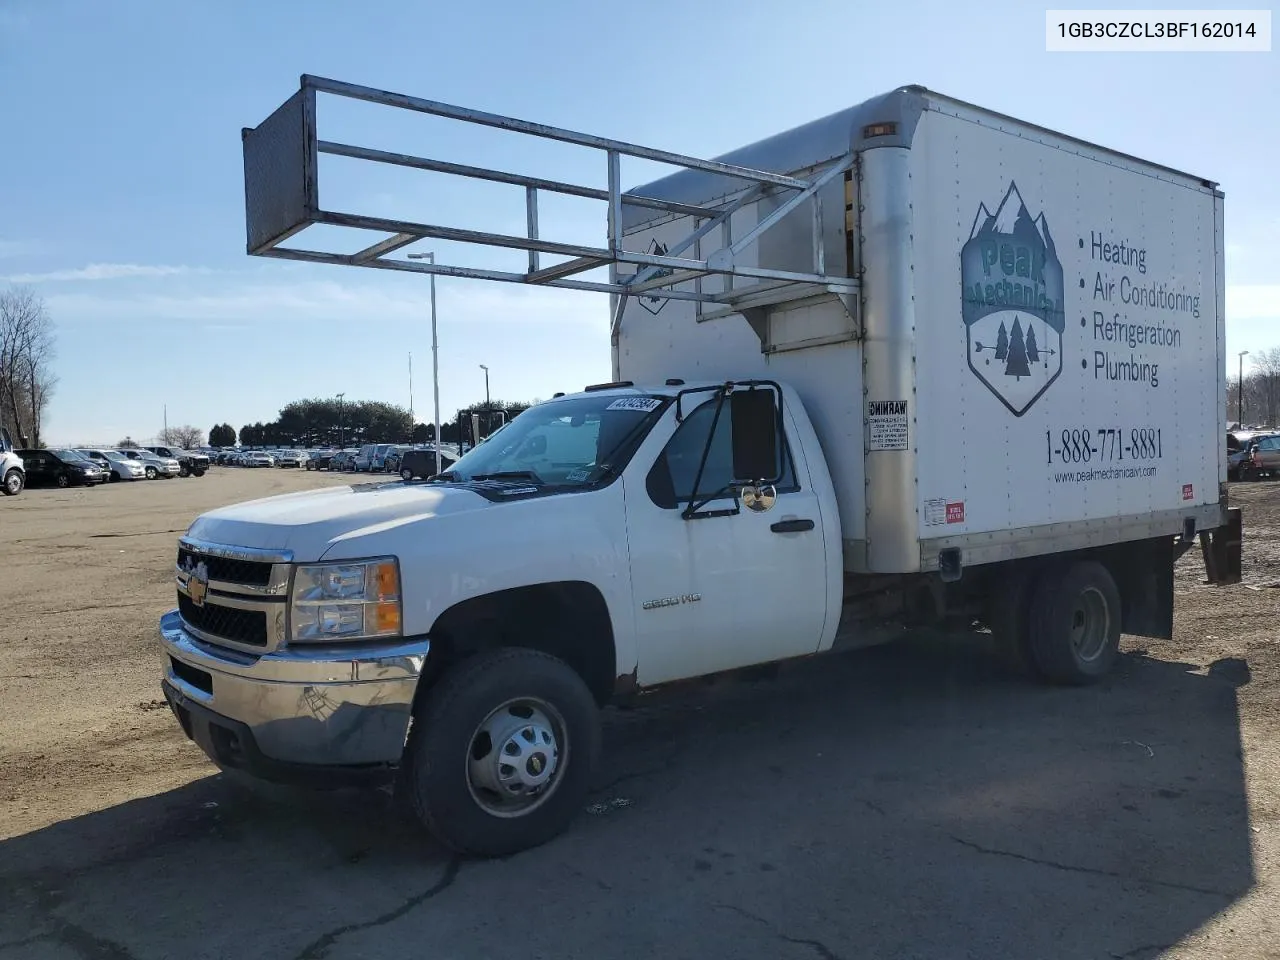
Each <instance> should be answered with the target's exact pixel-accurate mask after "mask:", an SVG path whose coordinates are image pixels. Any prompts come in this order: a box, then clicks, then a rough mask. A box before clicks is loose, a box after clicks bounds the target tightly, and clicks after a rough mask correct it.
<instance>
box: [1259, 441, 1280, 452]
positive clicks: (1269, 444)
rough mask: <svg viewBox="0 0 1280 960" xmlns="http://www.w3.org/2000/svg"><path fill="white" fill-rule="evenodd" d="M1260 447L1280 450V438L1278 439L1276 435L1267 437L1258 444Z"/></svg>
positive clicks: (1267, 449) (1268, 449) (1261, 448)
mask: <svg viewBox="0 0 1280 960" xmlns="http://www.w3.org/2000/svg"><path fill="white" fill-rule="evenodd" d="M1258 449H1260V450H1266V451H1269V452H1270V451H1274V450H1280V439H1276V438H1275V437H1267V439H1265V440H1263V441H1262V442H1261V443H1260V444H1258Z"/></svg>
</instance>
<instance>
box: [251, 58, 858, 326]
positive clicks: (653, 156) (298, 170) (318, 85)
mask: <svg viewBox="0 0 1280 960" xmlns="http://www.w3.org/2000/svg"><path fill="white" fill-rule="evenodd" d="M321 93H323V94H327V95H333V96H338V97H346V98H350V99H353V100H361V101H366V102H370V103H376V104H383V105H385V106H390V107H397V108H401V109H404V110H407V111H412V112H416V113H422V114H429V115H432V116H436V117H443V118H447V119H450V120H456V121H458V122H460V123H464V124H474V125H479V126H484V127H492V128H497V129H501V130H505V131H510V132H513V133H517V134H523V135H526V136H529V137H533V138H538V139H542V140H554V141H560V142H564V143H569V144H575V145H578V146H581V147H585V148H590V149H593V150H596V151H599V152H601V153H603V154H604V158H603V159H604V160H605V163H606V172H607V183H608V188H607V189H600V188H597V187H592V186H587V185H583V184H576V183H568V182H562V181H557V180H550V179H545V178H541V177H533V176H526V175H524V174H521V173H516V172H512V171H507V170H495V169H488V168H485V167H478V166H469V165H466V164H459V163H451V162H446V161H443V160H437V159H430V158H426V157H418V156H412V155H409V154H404V153H392V152H388V151H385V150H377V149H373V148H370V147H361V146H356V145H353V144H347V143H337V142H333V141H329V140H322V139H320V138H319V136H318V132H317V129H316V127H317V124H316V99H317V95H318V94H321ZM242 143H243V151H244V175H245V211H246V227H247V235H248V252H249V253H250V254H252V255H255V256H262V257H277V258H281V259H288V260H303V261H310V262H314V263H332V264H338V265H342V266H356V267H373V268H377V269H383V270H401V271H407V272H412V273H426V274H441V275H445V276H454V277H468V278H474V279H480V280H497V281H504V282H511V283H526V284H533V285H537V286H547V287H562V288H569V289H575V290H588V291H593V292H598V293H608V294H613V295H615V296H616V297H617V300H616V302H615V314H614V328H615V331H616V329H617V325H618V323H619V322H620V319H621V316H622V313H623V310H624V309H625V306H626V303H627V300H628V298H629V297H631V296H640V295H643V296H644V297H646V298H661V299H674V300H691V301H695V302H697V303H698V315H699V317H700V318H703V319H707V318H711V317H714V316H723V315H726V314H730V313H735V312H747V311H751V312H752V313H754V312H756V311H759V310H760V309H761V308H762V307H761V305H762V304H763V305H764V308H765V309H767V308H768V307H771V306H776V305H778V304H781V303H785V302H788V301H794V300H800V299H804V298H810V297H814V296H819V295H821V296H832V295H835V296H837V297H839V298H840V299H841V300H843V301H844V302H845V304H846V309H849V310H850V312H851V313H852V312H853V303H854V301H855V298H856V291H857V286H858V283H857V280H855V279H853V278H851V277H849V276H848V275H843V276H842V275H839V274H832V273H828V272H827V259H828V258H827V251H826V244H825V241H824V236H823V209H822V207H823V204H822V196H821V192H822V188H823V187H825V186H827V185H828V184H831V183H832V182H833V181H835V180H836V179H837V178H840V177H843V176H844V175H845V174H846V172H847V171H849V170H850V169H852V167H853V166H854V162H855V153H854V152H853V151H852V150H850V152H849V153H848V154H846V155H844V156H842V157H839V158H837V159H835V160H834V161H831V162H829V163H827V164H825V165H824V166H822V167H821V168H820V169H818V170H817V171H809V172H808V173H807V175H805V176H802V177H799V176H790V175H787V174H785V173H780V172H776V171H770V170H759V169H752V168H749V167H744V166H738V165H735V164H731V163H724V162H720V161H717V160H703V159H699V158H696V157H688V156H683V155H681V154H677V153H672V152H670V151H666V150H658V149H654V148H650V147H642V146H638V145H636V144H631V143H626V142H624V141H620V140H613V139H609V138H607V137H599V136H594V135H591V134H585V133H577V132H574V131H572V130H565V129H561V128H559V127H552V126H547V125H545V124H540V123H531V122H529V121H525V120H517V119H514V118H511V117H504V116H499V115H497V114H492V113H485V112H483V111H479V110H472V109H469V108H466V107H458V106H453V105H450V104H446V103H439V102H436V101H432V100H424V99H421V98H419V97H411V96H405V95H403V94H397V93H389V92H387V91H384V90H376V89H373V88H371V87H364V86H359V85H357V84H352V83H344V82H341V81H337V80H329V79H325V78H323V77H316V76H309V75H304V76H303V77H302V79H301V85H300V89H299V90H298V92H297V93H295V94H294V95H293V96H291V97H290V98H289V99H288V100H286V101H285V102H284V104H282V105H281V106H280V107H279V108H278V109H277V110H276V111H275V112H274V113H272V114H271V116H270V117H268V118H267V119H266V120H264V121H263V122H262V123H261V124H259V125H258V126H257V127H252V128H246V129H244V130H243V131H242ZM320 154H328V155H331V156H339V157H347V158H351V159H355V160H362V161H369V162H373V163H380V164H390V165H394V166H398V167H405V168H410V169H417V170H424V171H431V172H434V173H441V174H449V175H453V176H458V177H463V178H467V179H470V180H480V181H488V182H493V183H502V184H510V185H514V186H520V187H523V188H524V190H525V211H524V212H525V222H526V231H525V233H524V234H523V235H511V234H500V233H490V232H484V231H479V230H471V229H466V228H464V227H457V226H444V225H440V224H430V223H417V222H411V221H406V220H396V219H388V218H385V217H375V216H368V215H363V214H360V213H352V212H341V211H336V210H326V209H323V208H321V206H320V202H319V195H320V192H319V188H320V184H319V159H318V158H319V155H320ZM624 156H626V157H635V158H639V159H643V160H651V161H656V162H659V163H664V164H669V165H672V166H676V167H680V168H683V169H685V170H696V171H702V172H704V173H708V174H714V175H718V176H720V177H726V178H732V180H733V181H738V182H740V183H741V187H740V188H739V189H737V190H736V191H734V192H732V193H730V194H729V195H728V196H725V197H722V198H720V199H719V200H717V201H715V202H712V203H707V204H691V203H681V202H677V201H674V200H670V199H662V198H659V197H649V196H643V195H639V194H636V193H629V192H624V191H623V189H622V184H621V158H622V157H624ZM544 193H551V194H562V195H567V196H572V197H582V198H587V199H591V200H598V201H601V202H604V203H606V204H607V205H608V213H607V224H608V226H607V237H606V243H605V244H604V245H603V246H599V247H596V246H584V245H581V244H574V243H561V242H556V241H553V240H550V239H547V238H546V237H543V236H542V235H541V234H540V233H539V228H538V200H539V196H540V195H542V194H544ZM762 198H769V199H770V201H771V205H772V204H775V203H776V205H774V206H772V209H771V211H770V212H769V213H768V214H767V215H765V216H762V217H761V218H760V219H759V221H758V222H757V223H755V224H754V226H752V227H751V228H750V229H749V230H748V231H747V232H746V233H745V234H744V235H743V236H741V237H734V236H733V235H732V230H731V223H730V217H731V216H732V215H733V214H734V213H735V212H736V211H738V210H740V209H741V208H743V207H744V206H746V205H748V204H750V203H753V202H755V201H759V200H761V199H762ZM804 204H808V205H809V206H810V207H811V209H812V228H811V229H812V262H813V269H812V271H811V272H797V271H792V270H775V269H767V268H762V267H760V266H752V265H749V264H748V263H747V262H745V261H746V259H747V258H744V257H743V254H744V252H745V251H746V250H747V249H748V248H750V247H751V246H752V245H753V244H756V243H757V242H758V241H759V239H760V237H761V235H762V234H765V233H766V232H767V231H769V230H770V229H771V228H773V227H775V226H776V225H777V224H778V223H779V222H781V221H782V220H783V219H784V218H786V217H787V216H788V215H790V214H793V213H794V212H796V211H797V210H798V209H799V208H800V207H801V206H802V205H804ZM626 207H639V208H645V209H648V210H652V211H656V212H657V214H658V215H663V214H666V215H670V216H672V217H673V218H686V219H687V220H689V226H690V228H689V230H688V233H687V235H685V236H684V237H683V238H682V239H680V240H678V241H676V242H673V243H670V244H668V245H667V247H666V249H665V250H663V251H661V252H640V251H637V250H628V249H627V248H626V246H625V244H624V239H625V237H624V219H623V211H624V208H626ZM840 212H841V213H843V211H840ZM314 224H325V225H328V226H331V227H346V228H351V229H355V230H362V231H375V232H380V233H382V234H384V235H385V236H384V238H383V239H381V240H379V241H378V242H376V243H374V244H371V245H369V246H366V247H365V248H364V249H361V250H359V251H357V252H356V253H336V252H332V251H325V250H314V249H303V248H299V247H295V246H286V245H285V244H286V242H287V241H288V240H289V239H290V238H291V237H293V236H294V235H295V234H297V233H299V232H300V231H302V230H303V229H305V228H306V227H309V226H311V225H314ZM713 234H714V236H713ZM426 239H442V240H449V241H460V242H464V243H470V244H476V245H479V246H481V247H491V248H505V249H515V250H524V251H527V253H528V269H527V270H526V271H525V272H523V273H517V272H513V271H506V270H491V269H483V268H477V267H465V266H457V265H450V264H445V263H435V262H423V261H421V260H409V259H403V258H401V256H398V255H399V254H402V253H403V252H404V250H405V248H406V247H408V246H410V245H411V244H414V243H416V242H418V241H419V240H426ZM715 239H719V241H720V243H719V245H718V246H717V245H716V244H715V243H714V240H715ZM709 241H711V242H709ZM708 246H715V249H713V250H711V251H710V252H709V253H707V254H706V255H705V256H704V255H703V254H702V251H703V249H704V248H706V247H708ZM544 255H546V256H549V257H561V258H567V259H563V260H559V261H558V262H555V263H545V262H544V261H543V256H544ZM833 259H834V258H833ZM600 267H608V268H609V276H610V279H609V281H608V282H595V281H590V280H584V279H575V278H574V277H575V275H577V274H581V273H584V272H586V271H589V270H594V269H596V268H600ZM715 276H719V277H723V278H724V279H723V281H722V282H721V283H720V284H704V283H702V282H701V281H702V279H703V278H705V277H715ZM735 278H744V279H746V280H749V281H752V282H749V283H741V284H735V282H734V280H735ZM690 281H696V282H695V283H693V284H690ZM681 285H685V286H686V289H683V290H682V289H677V287H679V286H681ZM690 286H692V289H688V287H690ZM708 286H710V287H717V286H719V287H721V289H719V290H707V289H706V288H707V287H708Z"/></svg>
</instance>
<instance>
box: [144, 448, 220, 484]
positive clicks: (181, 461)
mask: <svg viewBox="0 0 1280 960" xmlns="http://www.w3.org/2000/svg"><path fill="white" fill-rule="evenodd" d="M146 449H147V450H150V451H151V452H152V453H154V454H155V455H156V456H157V457H169V458H170V459H172V460H177V461H178V476H180V477H190V476H195V477H203V476H204V474H205V471H206V470H208V469H209V458H208V457H206V456H205V455H204V454H203V453H196V452H195V451H194V450H183V449H182V448H181V447H147V448H146Z"/></svg>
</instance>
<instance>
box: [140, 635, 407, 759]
mask: <svg viewBox="0 0 1280 960" xmlns="http://www.w3.org/2000/svg"><path fill="white" fill-rule="evenodd" d="M160 641H161V645H162V646H163V648H164V652H165V667H164V688H165V695H166V698H167V699H168V701H169V704H170V706H171V707H172V708H173V711H174V713H175V715H177V717H178V719H179V721H180V722H181V723H182V726H183V729H184V730H185V731H186V733H187V735H188V736H189V737H191V739H193V740H195V741H196V743H198V744H199V746H200V747H201V748H202V749H203V750H204V751H205V753H207V754H209V756H210V757H211V758H212V759H213V760H214V761H215V762H217V763H218V764H219V765H221V766H231V767H240V768H244V769H245V770H247V771H248V772H249V773H256V774H259V775H261V776H264V777H266V778H267V779H272V780H292V779H299V778H298V777H294V776H292V775H291V773H295V772H296V773H300V774H306V773H307V772H308V770H310V771H311V772H319V771H321V770H323V769H326V768H352V767H366V766H377V765H381V766H384V767H385V766H389V765H394V764H396V763H398V762H399V760H400V756H401V753H402V752H403V749H404V743H405V736H406V734H407V732H408V728H409V717H410V713H411V711H412V708H413V696H414V691H415V690H416V689H417V685H418V676H419V674H421V672H422V666H423V663H424V661H425V660H426V656H427V651H428V649H429V648H430V643H429V641H428V640H426V639H425V638H422V639H416V640H403V641H399V642H397V643H395V644H379V645H376V646H373V645H356V644H351V645H348V646H344V647H342V648H333V647H330V648H325V649H306V648H302V649H298V648H288V649H282V650H278V651H275V652H273V653H269V654H266V655H264V656H251V655H249V654H242V653H239V652H234V651H230V650H225V649H222V648H220V647H213V646H211V645H209V644H207V643H205V642H203V641H201V640H199V639H197V638H196V637H193V636H192V635H191V634H190V633H188V632H187V631H186V630H185V629H184V628H183V623H182V618H181V617H180V616H179V615H178V611H176V610H172V611H170V612H169V613H167V614H165V615H164V616H163V617H162V618H161V619H160ZM295 767H296V768H298V769H297V770H291V768H295Z"/></svg>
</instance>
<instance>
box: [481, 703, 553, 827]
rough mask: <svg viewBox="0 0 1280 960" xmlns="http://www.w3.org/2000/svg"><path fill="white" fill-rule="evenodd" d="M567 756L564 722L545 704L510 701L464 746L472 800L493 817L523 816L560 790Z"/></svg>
mask: <svg viewBox="0 0 1280 960" xmlns="http://www.w3.org/2000/svg"><path fill="white" fill-rule="evenodd" d="M568 755H569V742H568V737H567V734H566V732H565V725H564V718H562V717H561V716H560V712H559V711H558V710H556V708H555V707H553V706H551V704H549V703H547V702H546V701H544V700H538V699H536V698H520V699H517V700H509V701H507V702H506V703H504V704H503V705H502V706H500V707H498V709H496V710H494V711H493V712H492V713H490V714H489V715H488V716H487V717H485V719H484V721H483V722H482V723H481V724H480V725H479V726H478V727H477V728H476V730H475V733H473V734H472V736H471V740H470V742H469V743H468V745H467V759H466V776H467V789H469V790H470V791H471V798H472V799H473V800H475V802H476V803H477V804H478V805H479V806H480V807H481V808H482V809H483V810H484V811H485V812H486V813H488V814H491V815H492V816H495V817H522V816H525V815H527V814H529V813H531V812H532V811H533V810H535V809H537V808H538V807H540V806H541V805H542V804H544V803H546V801H547V799H548V798H549V797H550V796H551V795H552V794H553V793H555V791H556V788H557V787H558V786H559V785H560V777H559V776H558V774H559V773H560V771H561V770H563V769H564V764H565V762H566V759H567V757H568Z"/></svg>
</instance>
